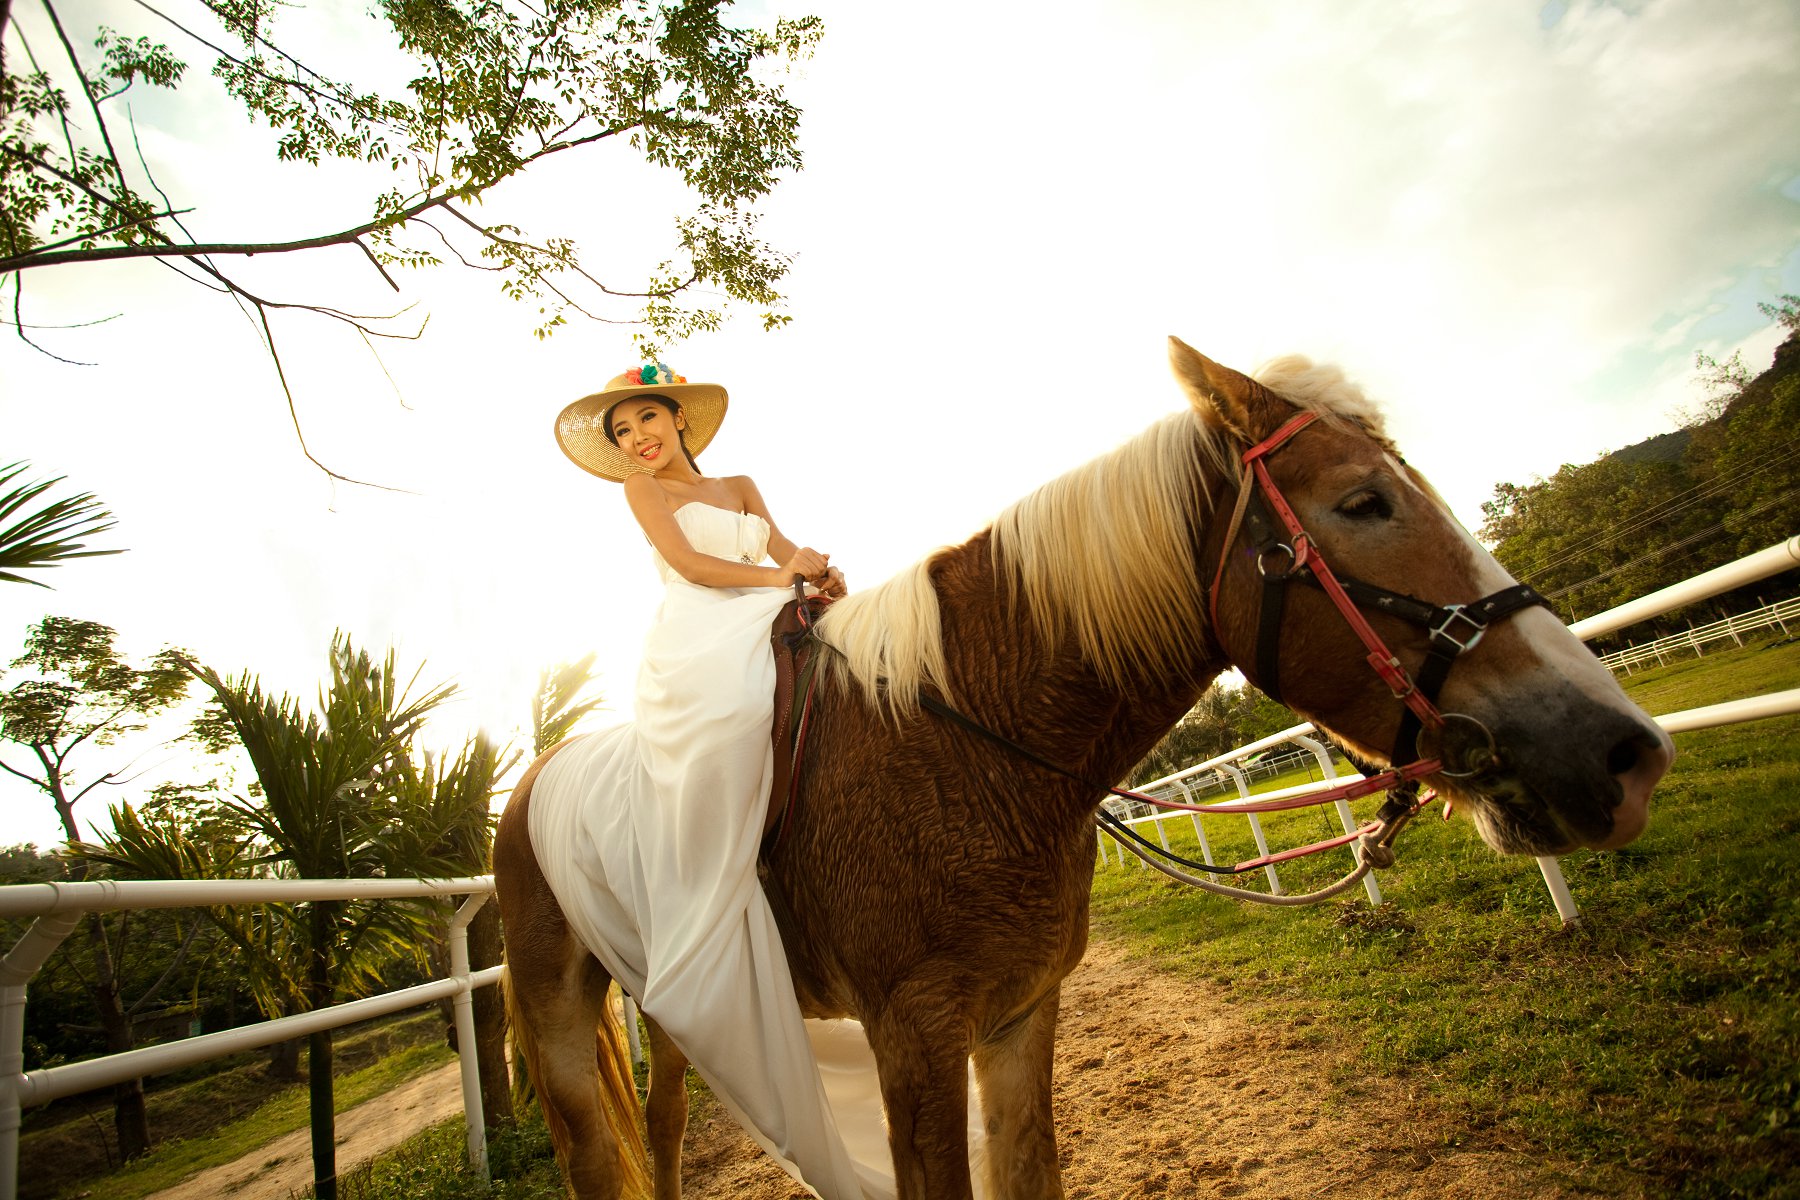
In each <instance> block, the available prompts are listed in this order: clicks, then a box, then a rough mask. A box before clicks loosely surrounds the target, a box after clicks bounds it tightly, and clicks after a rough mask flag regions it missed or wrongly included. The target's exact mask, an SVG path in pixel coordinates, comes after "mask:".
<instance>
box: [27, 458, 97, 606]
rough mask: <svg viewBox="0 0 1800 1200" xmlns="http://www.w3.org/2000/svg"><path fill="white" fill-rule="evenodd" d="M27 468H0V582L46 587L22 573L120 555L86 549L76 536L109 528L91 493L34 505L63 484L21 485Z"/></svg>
mask: <svg viewBox="0 0 1800 1200" xmlns="http://www.w3.org/2000/svg"><path fill="white" fill-rule="evenodd" d="M24 473H25V464H24V463H22V462H17V463H13V464H12V465H11V466H8V467H0V488H4V489H5V491H0V580H5V581H6V582H8V583H33V584H36V585H37V586H39V587H49V586H50V585H49V584H47V583H45V582H43V581H42V580H41V579H30V578H27V577H26V576H24V575H20V574H19V572H20V571H25V570H30V569H32V568H41V567H53V566H56V565H57V564H58V563H61V562H64V561H66V560H68V559H71V558H94V557H97V556H99V555H103V554H118V553H120V551H118V550H89V549H88V548H87V544H86V543H85V542H82V541H78V540H77V539H79V538H88V537H93V536H94V535H95V534H97V533H104V532H106V531H107V530H108V529H111V528H112V527H113V524H114V521H113V519H112V514H111V513H110V512H107V511H106V509H104V508H102V507H101V506H100V501H99V500H98V499H96V498H95V496H94V494H93V493H92V492H82V493H80V494H79V495H75V496H68V497H65V498H63V499H61V500H51V501H48V502H46V503H44V504H43V505H42V506H41V507H34V505H36V503H37V501H38V498H39V497H40V496H42V495H43V494H44V493H45V492H47V491H49V490H50V489H51V488H53V487H55V486H56V485H57V484H59V483H61V482H62V481H63V477H62V476H60V475H59V476H57V477H56V478H55V479H48V480H44V481H42V482H39V483H32V482H24V481H20V479H19V477H20V476H21V475H23V474H24Z"/></svg>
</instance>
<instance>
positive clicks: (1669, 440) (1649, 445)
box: [1606, 429, 1691, 465]
mask: <svg viewBox="0 0 1800 1200" xmlns="http://www.w3.org/2000/svg"><path fill="white" fill-rule="evenodd" d="M1690 438H1691V434H1690V433H1689V431H1688V430H1686V429H1677V430H1675V431H1674V432H1673V433H1659V434H1657V435H1656V436H1655V437H1653V438H1645V439H1644V440H1643V441H1641V442H1639V443H1637V444H1636V445H1634V446H1627V447H1625V448H1624V449H1623V450H1614V451H1613V452H1612V453H1611V454H1609V455H1607V456H1606V457H1608V458H1611V459H1616V460H1617V461H1619V462H1622V463H1626V464H1628V465H1629V464H1632V463H1653V462H1665V463H1678V462H1680V461H1681V458H1682V455H1684V454H1686V453H1687V448H1688V441H1689V440H1690Z"/></svg>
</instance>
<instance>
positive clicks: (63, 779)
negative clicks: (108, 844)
mask: <svg viewBox="0 0 1800 1200" xmlns="http://www.w3.org/2000/svg"><path fill="white" fill-rule="evenodd" d="M116 636H117V635H116V634H115V633H114V632H113V630H111V629H109V628H108V627H106V626H105V625H101V624H97V623H96V622H93V621H77V620H72V619H70V618H68V617H45V618H44V619H43V620H42V621H41V622H39V623H38V624H36V625H34V626H32V627H31V629H30V631H29V633H28V634H27V636H26V639H25V651H24V653H23V654H21V655H20V656H19V657H18V658H16V659H14V660H13V664H12V665H13V669H14V670H15V671H19V670H23V671H26V672H28V674H27V676H26V677H25V678H24V679H21V680H19V681H18V682H16V683H14V684H13V685H12V687H11V688H10V689H9V690H7V691H6V692H4V693H0V739H4V740H5V741H8V742H12V743H14V744H15V745H18V746H21V747H23V748H25V749H26V750H27V751H29V757H30V759H32V760H35V761H34V762H32V763H30V764H28V765H27V766H25V767H19V766H16V765H14V763H13V762H8V761H6V760H5V759H4V758H0V769H3V770H5V771H6V772H7V773H8V774H11V775H15V776H17V777H18V778H20V779H23V780H25V782H27V783H29V784H31V785H32V786H33V787H35V788H37V789H38V790H39V791H41V792H43V793H44V794H45V795H47V796H49V797H50V802H51V803H52V804H53V805H54V806H55V808H56V816H57V820H58V821H60V822H61V824H62V829H63V836H64V837H66V838H67V839H68V840H69V841H70V842H71V843H73V842H77V841H79V840H80V838H81V833H80V830H79V828H78V827H77V826H76V822H75V805H76V804H77V803H78V802H80V801H81V799H82V798H83V797H85V796H86V795H87V794H88V793H90V792H92V791H93V790H94V789H95V788H97V787H99V786H101V785H102V784H113V783H117V782H119V781H120V770H119V769H117V768H115V769H113V770H109V771H106V772H104V773H102V774H99V775H96V776H94V777H93V778H92V779H91V780H89V781H87V782H86V783H85V784H78V780H77V777H76V774H75V771H74V768H73V765H72V761H71V760H72V759H73V758H74V756H75V754H76V752H77V751H80V750H82V749H83V748H84V747H90V746H94V747H105V746H110V745H112V744H113V743H114V742H116V741H117V740H118V738H119V737H121V736H122V735H124V734H126V733H130V732H134V731H136V730H140V729H142V728H143V727H144V724H145V721H146V719H147V718H148V717H150V716H152V715H154V714H155V713H157V712H160V711H162V710H164V709H166V708H167V707H168V706H170V705H172V704H174V703H175V702H177V701H178V700H180V699H181V698H182V697H183V696H184V695H185V694H186V692H187V684H188V676H187V673H186V671H185V670H183V669H182V666H181V664H180V660H179V656H178V654H177V652H176V651H173V650H164V651H162V652H161V653H160V654H158V655H156V656H155V657H154V658H152V659H151V661H150V664H149V665H148V666H145V667H141V668H140V667H134V666H132V665H131V664H130V663H128V662H126V661H125V660H124V659H123V658H121V657H120V655H119V653H118V650H117V648H116V647H115V646H114V644H113V642H114V638H115V637H116ZM15 761H16V760H15ZM75 874H76V877H77V878H81V877H83V876H84V875H85V871H84V870H83V869H82V868H79V867H78V868H76V872H75ZM121 924H122V922H121ZM86 928H87V939H88V947H89V952H90V955H91V959H92V970H93V978H92V987H93V997H94V1006H95V1009H96V1010H97V1012H98V1014H99V1018H100V1024H101V1028H102V1029H103V1030H104V1032H105V1037H106V1049H107V1051H108V1053H113V1054H118V1053H123V1052H124V1051H126V1050H130V1049H131V1048H132V1045H133V1038H132V1033H131V1020H130V1016H129V1013H128V1008H129V1006H128V1005H127V1004H126V1003H125V1001H124V998H123V996H122V995H121V994H120V988H119V978H118V971H117V968H116V965H115V963H116V959H115V956H114V953H113V949H112V946H111V944H110V943H109V940H108V937H107V928H106V922H105V921H103V920H102V919H101V917H100V916H99V914H97V913H91V914H89V915H88V917H87V920H86ZM113 1124H114V1127H115V1129H116V1130H117V1133H118V1138H119V1152H120V1154H122V1155H123V1156H124V1157H126V1158H135V1157H137V1156H138V1155H140V1154H142V1153H144V1151H146V1150H148V1149H149V1148H150V1127H149V1123H148V1120H147V1119H146V1115H145V1112H144V1085H143V1081H142V1080H132V1081H130V1082H128V1083H122V1084H120V1085H118V1087H116V1088H115V1089H114V1090H113Z"/></svg>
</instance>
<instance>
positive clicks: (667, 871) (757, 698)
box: [530, 503, 978, 1200]
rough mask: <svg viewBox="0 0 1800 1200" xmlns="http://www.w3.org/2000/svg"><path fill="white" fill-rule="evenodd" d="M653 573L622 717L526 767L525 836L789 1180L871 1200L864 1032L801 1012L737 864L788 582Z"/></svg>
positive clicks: (880, 1144) (753, 884) (767, 919)
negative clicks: (659, 580)
mask: <svg viewBox="0 0 1800 1200" xmlns="http://www.w3.org/2000/svg"><path fill="white" fill-rule="evenodd" d="M675 519H676V521H677V522H678V523H679V524H680V525H681V528H682V532H683V533H685V534H686V535H687V538H688V541H689V542H690V543H691V544H692V545H693V547H694V548H695V549H696V550H699V551H701V552H702V553H705V554H711V555H714V556H715V557H718V558H724V559H730V560H732V561H739V560H741V561H744V562H760V561H762V559H763V557H764V555H765V554H766V553H767V549H768V538H769V527H768V525H767V524H766V523H764V521H763V520H762V518H760V517H757V516H754V515H750V514H745V513H736V512H731V511H729V510H727V509H722V508H715V507H713V506H712V505H708V504H697V503H690V504H686V505H683V506H682V507H681V508H680V509H678V510H676V513H675ZM656 565H657V569H658V570H659V571H660V572H661V573H662V577H663V580H664V583H665V584H666V585H667V593H666V595H665V596H664V599H663V603H662V608H661V610H660V611H659V613H658V616H657V621H656V624H655V626H654V627H652V629H651V630H650V634H649V637H648V639H647V640H646V643H645V646H644V657H643V666H642V668H641V669H640V672H639V675H638V683H637V697H636V704H635V718H636V719H635V721H634V722H633V723H632V724H629V725H620V726H617V727H615V728H613V729H609V730H605V731H603V732H600V733H593V734H588V735H585V736H582V737H579V738H576V739H574V740H573V741H572V742H571V743H570V744H569V745H567V746H566V747H565V748H564V749H563V750H562V751H561V752H559V753H558V754H557V755H556V757H554V758H552V759H551V760H550V762H549V763H547V764H546V765H545V767H544V770H543V771H542V772H541V773H540V774H539V775H538V778H537V782H536V784H535V785H534V786H533V788H532V795H531V809H530V813H531V840H532V848H533V850H534V851H535V853H536V855H537V859H538V862H539V863H540V864H541V865H542V866H543V870H544V875H545V878H546V879H547V880H548V881H549V883H550V887H551V890H552V891H553V892H554V893H555V894H556V899H557V903H558V904H560V905H561V906H562V910H563V912H564V913H565V914H567V916H568V918H569V924H570V925H571V926H572V927H573V929H574V930H575V932H576V934H577V935H578V936H579V937H580V938H581V940H582V942H583V943H584V944H585V945H586V946H587V947H588V949H590V950H591V951H593V953H594V955H595V956H596V957H598V958H599V959H600V961H601V962H602V963H604V964H605V965H606V969H607V970H608V971H610V972H611V973H612V976H613V978H614V979H616V980H618V981H619V983H620V984H621V986H623V987H624V988H625V990H626V991H627V992H629V993H630V994H631V996H632V997H633V998H634V999H635V1000H636V1001H637V1003H638V1006H639V1007H640V1008H642V1009H643V1011H644V1012H645V1013H646V1014H647V1015H648V1016H651V1017H653V1018H655V1020H656V1022H657V1024H659V1025H660V1026H662V1028H663V1029H664V1030H665V1031H666V1032H667V1033H668V1034H669V1036H670V1037H672V1038H673V1039H674V1040H675V1043H676V1044H677V1045H678V1046H680V1047H681V1049H682V1050H683V1051H684V1052H685V1053H686V1054H687V1056H688V1058H689V1059H690V1060H691V1061H692V1062H693V1064H694V1067H695V1069H697V1070H698V1071H699V1072H700V1074H701V1076H702V1078H704V1079H705V1080H706V1083H707V1085H708V1086H709V1087H710V1088H711V1089H712V1091H713V1094H714V1095H715V1096H717V1097H718V1098H719V1100H720V1102H721V1103H723V1104H724V1105H725V1107H726V1108H727V1109H729V1110H730V1111H731V1113H732V1115H733V1116H734V1117H736V1118H737V1120H738V1122H739V1124H741V1125H743V1126H744V1128H745V1129H746V1130H747V1131H748V1132H749V1133H750V1134H751V1136H752V1137H754V1138H755V1139H756V1140H757V1141H758V1142H759V1143H761V1144H762V1146H763V1148H764V1149H766V1150H768V1151H769V1153H770V1154H772V1155H774V1156H775V1158H776V1159H777V1160H778V1161H779V1162H780V1163H781V1165H782V1167H783V1168H784V1169H786V1170H787V1171H788V1173H789V1174H791V1175H793V1176H794V1177H795V1178H796V1179H799V1180H801V1181H802V1182H804V1183H805V1184H807V1185H808V1186H809V1187H811V1188H812V1189H813V1190H814V1191H815V1192H816V1193H817V1194H818V1195H820V1196H822V1197H825V1200H856V1198H858V1197H865V1198H869V1200H885V1198H888V1197H892V1196H893V1195H894V1194H895V1187H894V1170H893V1158H892V1155H891V1153H890V1151H889V1149H888V1143H887V1134H886V1130H885V1128H884V1124H883V1117H882V1109H881V1096H880V1091H879V1087H878V1083H877V1080H876V1073H875V1060H874V1056H873V1055H872V1054H871V1052H870V1050H869V1045H868V1040H867V1038H866V1037H865V1036H864V1035H863V1031H862V1026H861V1025H859V1024H857V1023H856V1022H854V1021H804V1020H802V1018H801V1016H800V1007H799V1003H798V1001H797V1000H796V999H795V997H794V986H793V980H792V977H791V976H790V975H789V973H788V964H787V958H786V957H785V955H784V954H783V953H782V947H781V937H780V933H779V932H778V931H777V929H776V925H775V919H774V916H773V915H772V914H771V912H770V910H769V904H768V901H767V899H766V898H765V897H764V895H763V891H762V887H761V885H760V883H759V882H758V880H757V874H756V861H757V850H758V843H759V842H760V840H761V835H762V819H763V813H764V808H765V805H766V803H767V800H768V795H769V788H770V784H771V779H772V772H773V762H774V756H773V753H772V751H771V749H770V746H769V726H770V723H771V721H772V719H773V717H772V712H773V694H774V688H775V663H774V655H773V653H772V652H771V650H770V648H769V626H770V623H771V622H772V621H773V620H774V618H775V614H776V612H777V611H778V610H779V609H780V608H781V606H782V604H783V603H784V602H785V601H786V600H787V599H788V598H789V597H790V596H791V595H792V593H791V592H789V591H787V590H786V589H781V588H710V587H701V586H698V585H695V584H691V583H688V582H687V581H686V580H685V579H683V578H682V577H681V576H680V575H679V574H677V573H676V572H675V571H674V570H672V569H671V568H670V567H669V566H668V564H667V563H665V562H663V561H662V559H661V557H660V556H657V557H656ZM971 1117H973V1118H977V1119H978V1116H977V1114H976V1113H975V1112H973V1111H972V1112H971Z"/></svg>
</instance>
